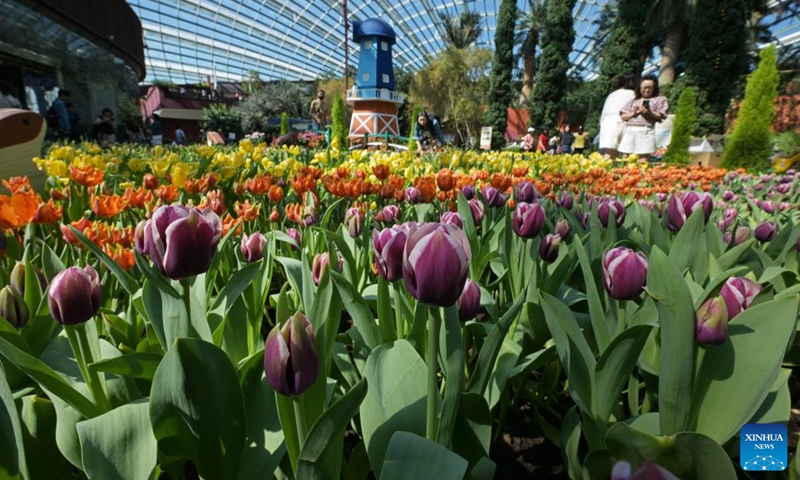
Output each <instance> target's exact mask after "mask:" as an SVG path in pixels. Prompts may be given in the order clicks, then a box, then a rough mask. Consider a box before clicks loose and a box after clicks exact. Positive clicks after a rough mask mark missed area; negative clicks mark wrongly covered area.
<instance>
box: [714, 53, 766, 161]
mask: <svg viewBox="0 0 800 480" xmlns="http://www.w3.org/2000/svg"><path fill="white" fill-rule="evenodd" d="M759 56H760V57H761V60H760V61H759V62H758V68H756V70H755V71H754V72H753V74H752V75H751V76H750V78H749V79H748V80H747V88H746V89H745V94H744V100H743V101H742V107H741V108H740V109H739V115H738V117H737V118H736V127H734V129H733V133H732V134H731V135H730V139H729V140H728V142H727V145H726V148H725V154H724V155H723V157H722V166H723V167H724V168H739V167H744V168H747V169H749V170H761V169H763V168H765V167H766V166H767V162H768V160H769V157H770V154H771V152H772V138H771V137H772V136H771V134H770V128H771V127H772V122H773V121H774V119H775V107H774V104H775V95H776V94H777V91H778V80H779V78H778V64H777V59H776V55H775V46H774V45H770V46H769V47H767V48H764V49H762V50H761V53H760V55H759Z"/></svg>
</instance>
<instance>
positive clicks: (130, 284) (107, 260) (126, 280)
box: [69, 225, 139, 295]
mask: <svg viewBox="0 0 800 480" xmlns="http://www.w3.org/2000/svg"><path fill="white" fill-rule="evenodd" d="M69 229H70V230H72V234H73V235H75V238H77V239H78V240H79V241H80V242H81V243H82V244H83V245H84V246H85V247H86V248H88V249H89V251H90V252H92V253H93V254H94V255H95V256H96V257H97V259H98V260H100V261H101V262H103V264H104V265H105V266H106V268H108V269H109V270H110V271H111V273H113V274H114V276H115V277H117V280H119V284H120V285H122V288H124V289H125V291H126V292H128V295H133V294H134V293H136V291H137V290H139V282H137V281H136V279H135V278H133V277H132V276H131V274H130V273H128V272H126V271H125V269H123V268H122V267H120V266H119V264H117V262H115V261H114V260H113V259H112V258H111V257H109V256H108V255H107V254H106V252H104V251H103V249H101V248H100V247H98V246H97V245H95V243H94V242H93V241H91V240H89V239H88V238H86V236H85V235H84V234H83V233H81V231H80V230H78V229H77V228H75V227H73V226H72V225H70V226H69Z"/></svg>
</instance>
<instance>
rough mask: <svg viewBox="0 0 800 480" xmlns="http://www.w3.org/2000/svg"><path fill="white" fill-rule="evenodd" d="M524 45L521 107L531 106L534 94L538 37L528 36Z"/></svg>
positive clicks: (530, 34)
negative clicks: (532, 94)
mask: <svg viewBox="0 0 800 480" xmlns="http://www.w3.org/2000/svg"><path fill="white" fill-rule="evenodd" d="M528 35H529V36H528V38H527V39H526V41H525V43H524V44H523V52H522V67H523V68H522V92H521V93H520V96H519V103H520V105H530V103H531V93H532V92H533V79H534V76H535V75H536V44H537V43H538V35H535V36H534V34H533V33H529V34H528Z"/></svg>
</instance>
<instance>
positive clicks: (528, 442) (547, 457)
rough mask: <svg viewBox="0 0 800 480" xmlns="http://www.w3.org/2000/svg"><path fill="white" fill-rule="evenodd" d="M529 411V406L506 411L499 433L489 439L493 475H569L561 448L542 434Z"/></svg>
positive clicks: (511, 479) (506, 478)
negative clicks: (493, 469)
mask: <svg viewBox="0 0 800 480" xmlns="http://www.w3.org/2000/svg"><path fill="white" fill-rule="evenodd" d="M529 412H530V405H523V406H522V407H521V408H520V409H518V410H515V411H513V412H509V413H508V416H507V417H506V419H505V422H504V423H503V425H502V432H501V433H500V434H499V435H497V436H496V438H495V439H494V440H493V441H492V444H491V458H492V460H493V461H494V462H495V464H497V468H496V470H495V474H494V478H495V479H497V480H516V479H526V480H527V479H530V478H547V479H567V478H569V477H568V476H567V470H566V468H564V462H563V460H562V457H561V450H560V449H559V448H558V447H557V446H556V445H554V444H553V443H552V442H551V441H550V440H549V439H548V438H547V437H546V436H545V434H544V433H543V432H542V430H541V428H539V426H538V424H537V423H536V422H535V421H534V419H533V416H532V415H531V414H530V413H529Z"/></svg>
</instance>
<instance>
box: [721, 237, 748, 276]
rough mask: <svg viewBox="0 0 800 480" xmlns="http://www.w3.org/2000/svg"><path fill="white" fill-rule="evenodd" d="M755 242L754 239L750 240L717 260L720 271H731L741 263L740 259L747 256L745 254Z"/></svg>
mask: <svg viewBox="0 0 800 480" xmlns="http://www.w3.org/2000/svg"><path fill="white" fill-rule="evenodd" d="M755 241H756V240H755V239H754V238H750V239H748V240H745V241H744V242H742V243H740V244H739V245H736V246H735V247H733V248H731V249H730V250H728V251H727V252H725V253H724V254H722V256H721V257H719V258H718V259H717V263H718V264H719V268H720V270H723V271H725V270H730V269H731V268H733V267H734V266H736V265H737V264H738V263H741V262H739V259H740V258H741V257H742V255H744V254H745V252H747V251H749V250H750V248H751V247H752V246H753V244H754V243H755Z"/></svg>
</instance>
